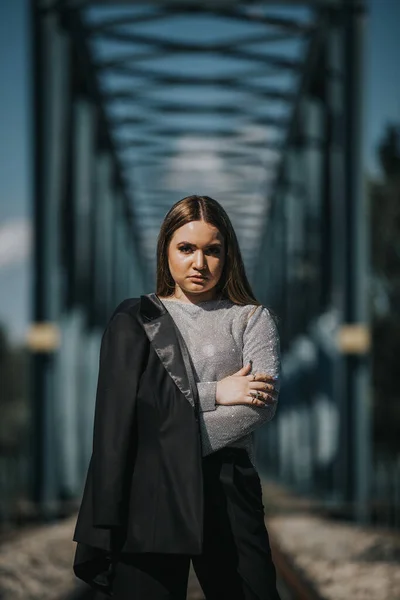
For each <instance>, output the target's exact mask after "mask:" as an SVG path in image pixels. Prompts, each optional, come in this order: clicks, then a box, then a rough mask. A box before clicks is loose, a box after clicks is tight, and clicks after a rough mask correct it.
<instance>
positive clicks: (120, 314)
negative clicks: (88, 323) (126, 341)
mask: <svg viewBox="0 0 400 600" xmlns="http://www.w3.org/2000/svg"><path fill="white" fill-rule="evenodd" d="M139 306H140V298H125V300H122V302H120V303H119V304H118V305H117V306H116V307H115V309H114V310H113V312H112V313H111V315H110V317H109V319H108V323H107V325H106V328H105V331H109V330H110V329H111V330H113V331H116V332H117V331H118V330H121V329H135V330H137V331H142V327H141V326H140V323H139V319H138V318H137V315H138V311H139Z"/></svg>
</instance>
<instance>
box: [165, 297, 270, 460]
mask: <svg viewBox="0 0 400 600" xmlns="http://www.w3.org/2000/svg"><path fill="white" fill-rule="evenodd" d="M163 302H164V303H165V306H166V308H167V310H168V311H169V312H170V314H171V316H172V317H173V319H174V321H175V324H176V325H177V327H178V328H179V330H180V331H181V333H182V336H183V337H184V339H185V342H186V345H187V346H188V350H189V352H190V355H191V359H192V363H193V366H194V370H195V376H196V378H197V389H198V392H199V401H200V411H201V412H200V427H201V436H202V445H203V455H207V454H210V453H212V452H214V451H216V450H218V449H219V448H223V447H225V446H235V447H244V448H246V449H247V451H248V453H249V456H250V458H251V459H252V460H253V462H254V452H253V438H252V433H253V431H254V430H255V429H256V428H258V427H259V426H261V425H262V424H264V423H266V422H267V421H270V420H271V419H272V418H273V416H274V414H275V411H276V403H274V404H266V405H265V407H257V406H251V405H245V404H238V405H233V406H224V405H216V402H215V397H216V387H217V382H218V381H220V380H221V379H223V378H224V377H227V376H228V375H233V374H234V373H236V372H237V371H238V370H239V369H241V368H242V367H243V366H244V365H246V364H247V363H248V362H249V361H250V360H252V362H253V367H252V371H251V372H252V373H257V372H258V373H268V374H270V375H273V376H275V377H277V380H276V384H275V388H276V390H277V392H278V391H279V387H280V379H279V376H280V344H279V335H278V331H277V327H276V324H275V321H274V318H273V317H272V315H271V313H270V312H269V310H268V309H267V308H266V307H264V306H258V307H255V306H254V305H251V304H249V305H245V306H240V305H237V304H234V303H232V302H231V301H229V300H210V301H206V302H200V303H198V304H191V303H186V302H182V301H176V300H163ZM276 396H277V395H276Z"/></svg>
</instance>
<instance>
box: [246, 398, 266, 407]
mask: <svg viewBox="0 0 400 600" xmlns="http://www.w3.org/2000/svg"><path fill="white" fill-rule="evenodd" d="M245 400H246V404H250V405H251V406H265V405H266V404H265V402H264V401H263V400H260V399H258V398H256V397H255V396H245Z"/></svg>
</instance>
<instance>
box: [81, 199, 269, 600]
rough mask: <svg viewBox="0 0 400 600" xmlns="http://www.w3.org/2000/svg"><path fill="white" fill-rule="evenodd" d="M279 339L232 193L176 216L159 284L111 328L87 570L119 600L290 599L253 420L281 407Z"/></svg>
mask: <svg viewBox="0 0 400 600" xmlns="http://www.w3.org/2000/svg"><path fill="white" fill-rule="evenodd" d="M279 374H280V358H279V337H278V333H277V328H276V325H275V322H274V320H273V318H272V316H271V314H270V313H269V311H268V309H267V308H265V307H263V306H262V305H260V304H259V303H258V302H257V301H256V300H255V298H254V296H253V294H252V292H251V288H250V285H249V283H248V281H247V278H246V274H245V271H244V266H243V262H242V258H241V255H240V250H239V246H238V243H237V238H236V235H235V232H234V230H233V227H232V225H231V222H230V220H229V217H228V215H227V214H226V212H225V211H224V209H223V208H222V207H221V205H220V204H219V203H218V202H216V201H215V200H213V199H212V198H209V197H207V196H189V197H187V198H183V199H182V200H180V201H179V202H177V203H176V204H175V205H174V206H173V207H172V208H171V209H170V211H169V212H168V214H167V215H166V216H165V219H164V222H163V223H162V226H161V230H160V234H159V239H158V246H157V293H156V294H154V293H152V294H146V295H143V296H141V298H140V299H128V300H125V301H123V302H122V303H121V304H120V305H119V306H118V307H117V308H116V310H115V311H114V313H113V315H112V316H111V318H110V321H109V323H108V325H107V327H106V330H105V332H104V334H103V338H102V343H101V350H100V366H99V379H98V387H97V395H96V409H95V418H94V432H93V453H92V457H91V460H90V464H89V469H88V475H87V479H86V484H85V489H84V494H83V498H82V504H81V508H80V511H79V515H78V520H77V524H76V528H75V534H74V540H75V541H77V542H78V544H77V548H76V555H75V560H74V571H75V574H76V575H77V576H78V577H80V578H81V579H84V580H85V581H87V582H88V583H89V584H90V585H92V586H93V587H96V588H98V589H103V591H105V592H106V593H109V594H113V595H114V597H115V598H116V599H117V600H128V598H129V599H136V598H137V599H146V600H147V599H149V600H161V599H163V600H167V599H169V600H183V599H184V598H186V587H187V580H188V572H189V565H190V560H192V563H193V567H194V569H195V571H196V574H197V577H198V579H199V582H200V585H201V586H202V589H203V591H204V594H205V596H206V598H207V600H213V599H217V598H218V599H221V598H229V599H230V600H235V599H237V600H239V599H240V600H255V599H260V600H261V599H267V598H268V599H271V600H272V599H273V600H278V599H279V595H278V592H277V590H276V581H275V579H276V577H275V568H274V565H273V562H272V560H271V552H270V546H269V539H268V533H267V530H266V528H265V525H264V509H263V504H262V498H261V485H260V480H259V477H258V474H257V471H256V470H255V467H254V452H253V439H252V432H253V431H254V430H255V429H256V428H257V427H259V426H260V425H261V424H263V423H265V422H267V421H269V420H270V419H272V417H273V416H274V413H275V410H276V401H277V396H278V392H279Z"/></svg>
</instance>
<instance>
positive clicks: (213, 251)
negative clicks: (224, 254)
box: [209, 246, 221, 256]
mask: <svg viewBox="0 0 400 600" xmlns="http://www.w3.org/2000/svg"><path fill="white" fill-rule="evenodd" d="M209 252H211V254H215V255H216V256H219V255H220V254H221V248H220V246H213V247H212V248H210V249H209Z"/></svg>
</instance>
